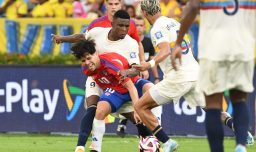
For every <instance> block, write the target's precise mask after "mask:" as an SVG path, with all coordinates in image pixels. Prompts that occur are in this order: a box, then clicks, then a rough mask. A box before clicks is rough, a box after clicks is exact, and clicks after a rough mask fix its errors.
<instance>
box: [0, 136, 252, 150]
mask: <svg viewBox="0 0 256 152" xmlns="http://www.w3.org/2000/svg"><path fill="white" fill-rule="evenodd" d="M173 139H175V140H177V141H178V142H179V144H180V148H179V150H178V152H208V151H209V148H208V143H207V140H206V138H188V137H174V138H173ZM76 141H77V136H73V135H72V136H61V135H41V134H39V135H38V134H36V135H30V134H14V135H13V134H0V152H74V149H75V146H76ZM89 141H90V139H89ZM138 141H139V139H138V138H136V137H135V136H128V137H126V138H119V137H117V136H105V137H104V141H103V149H102V152H138V148H137V147H138ZM224 144H225V152H233V151H234V146H235V141H234V138H226V139H225V143H224ZM88 145H89V144H88ZM86 152H89V150H88V146H87V148H86ZM248 152H256V145H254V146H249V147H248Z"/></svg>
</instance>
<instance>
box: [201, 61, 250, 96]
mask: <svg viewBox="0 0 256 152" xmlns="http://www.w3.org/2000/svg"><path fill="white" fill-rule="evenodd" d="M253 70H254V61H253V60H252V61H248V62H244V61H211V60H206V59H201V60H200V72H199V80H200V81H199V82H198V84H199V86H200V88H201V90H202V91H203V92H204V93H205V94H206V95H211V94H214V93H220V92H224V91H225V90H230V89H237V90H240V91H243V92H252V91H253Z"/></svg>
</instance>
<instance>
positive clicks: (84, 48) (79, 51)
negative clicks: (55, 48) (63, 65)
mask: <svg viewBox="0 0 256 152" xmlns="http://www.w3.org/2000/svg"><path fill="white" fill-rule="evenodd" d="M95 45H96V44H95V42H94V40H92V39H87V40H83V41H80V42H77V43H74V44H73V45H72V47H71V53H72V54H73V55H74V56H75V57H76V58H77V59H81V58H82V57H83V56H84V55H85V54H94V53H95V52H96V48H95Z"/></svg>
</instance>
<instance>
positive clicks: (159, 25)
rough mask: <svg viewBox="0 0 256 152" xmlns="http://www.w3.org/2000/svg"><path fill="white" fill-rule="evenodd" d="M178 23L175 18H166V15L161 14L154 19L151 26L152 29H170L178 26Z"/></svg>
mask: <svg viewBox="0 0 256 152" xmlns="http://www.w3.org/2000/svg"><path fill="white" fill-rule="evenodd" d="M179 25H180V23H179V22H178V21H176V20H175V19H172V18H168V17H166V16H161V17H160V18H159V19H157V20H156V22H155V24H154V25H153V27H152V30H160V29H167V30H169V29H171V28H173V27H179Z"/></svg>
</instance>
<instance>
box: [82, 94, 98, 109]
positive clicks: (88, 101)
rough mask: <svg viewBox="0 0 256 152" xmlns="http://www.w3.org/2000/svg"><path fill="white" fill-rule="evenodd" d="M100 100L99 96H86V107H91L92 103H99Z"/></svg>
mask: <svg viewBox="0 0 256 152" xmlns="http://www.w3.org/2000/svg"><path fill="white" fill-rule="evenodd" d="M98 101H99V96H96V95H92V96H89V97H87V98H86V101H85V107H90V106H91V105H97V103H98Z"/></svg>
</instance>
